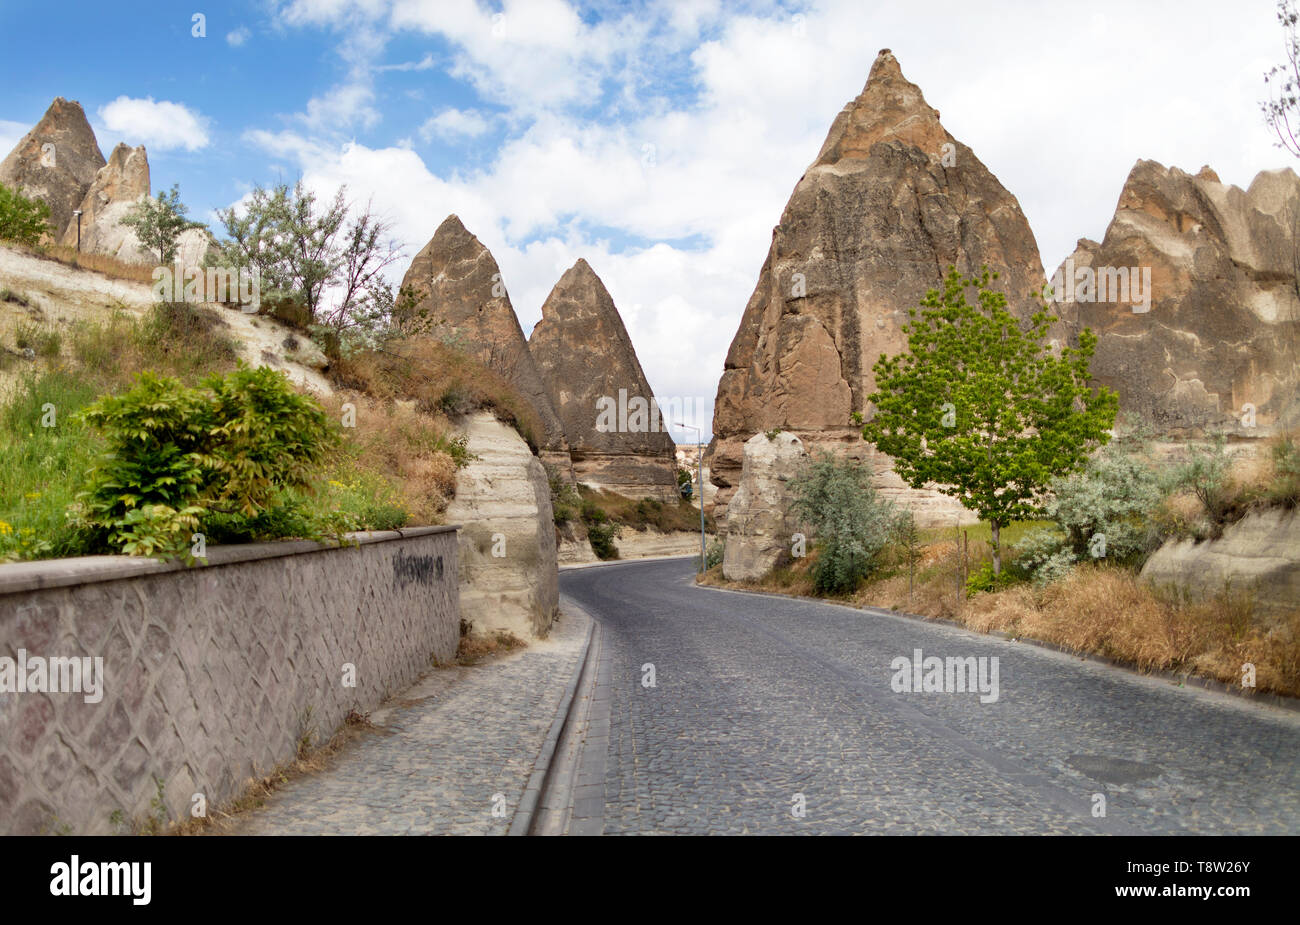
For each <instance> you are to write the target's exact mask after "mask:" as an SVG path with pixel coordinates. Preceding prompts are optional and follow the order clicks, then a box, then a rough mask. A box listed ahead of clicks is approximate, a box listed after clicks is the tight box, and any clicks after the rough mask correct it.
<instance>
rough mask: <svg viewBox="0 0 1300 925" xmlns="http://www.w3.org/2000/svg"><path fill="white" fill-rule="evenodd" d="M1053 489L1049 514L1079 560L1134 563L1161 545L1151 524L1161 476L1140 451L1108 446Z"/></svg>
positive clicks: (1047, 506) (1158, 501)
mask: <svg viewBox="0 0 1300 925" xmlns="http://www.w3.org/2000/svg"><path fill="white" fill-rule="evenodd" d="M1051 489H1052V498H1051V500H1049V501H1048V502H1047V503H1046V504H1045V505H1044V510H1045V511H1046V512H1047V516H1048V517H1050V518H1051V519H1052V520H1054V521H1056V523H1057V524H1058V525H1059V526H1060V527H1061V529H1062V530H1063V531H1064V532H1065V540H1066V544H1067V545H1068V547H1069V548H1070V549H1071V550H1072V551H1073V552H1074V554H1075V556H1076V557H1078V558H1079V559H1083V558H1085V557H1087V558H1093V559H1101V558H1105V559H1109V560H1111V561H1113V562H1117V563H1120V564H1131V563H1134V562H1136V561H1138V560H1140V559H1142V558H1144V557H1145V556H1146V554H1147V553H1149V552H1150V551H1151V550H1152V549H1153V548H1154V546H1155V545H1156V544H1157V543H1158V540H1159V538H1158V537H1157V536H1156V534H1155V532H1154V531H1153V530H1151V529H1150V526H1149V523H1150V518H1151V516H1152V513H1153V512H1154V511H1155V510H1156V508H1157V507H1158V506H1159V505H1160V501H1161V497H1162V491H1161V486H1160V478H1159V475H1158V474H1157V473H1156V471H1155V470H1154V469H1152V468H1151V467H1150V466H1148V465H1147V464H1146V463H1145V462H1143V461H1142V460H1141V459H1140V458H1139V457H1138V456H1137V455H1135V454H1134V453H1130V452H1125V451H1124V450H1122V449H1120V448H1118V447H1115V448H1111V447H1108V448H1107V449H1105V450H1103V451H1102V452H1101V453H1098V454H1097V455H1096V456H1094V457H1093V458H1092V459H1091V460H1089V461H1088V465H1087V467H1086V468H1085V469H1084V471H1083V472H1080V473H1075V474H1073V475H1069V476H1066V477H1065V478H1062V479H1055V480H1053V482H1052V483H1051Z"/></svg>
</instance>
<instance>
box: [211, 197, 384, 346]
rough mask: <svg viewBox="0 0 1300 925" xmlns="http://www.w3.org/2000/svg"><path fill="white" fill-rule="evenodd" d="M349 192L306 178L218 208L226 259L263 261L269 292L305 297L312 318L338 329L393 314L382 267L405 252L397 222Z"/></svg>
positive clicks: (241, 263)
mask: <svg viewBox="0 0 1300 925" xmlns="http://www.w3.org/2000/svg"><path fill="white" fill-rule="evenodd" d="M346 192H347V188H346V187H340V188H339V189H338V190H337V191H336V192H335V194H334V196H333V198H332V199H329V200H328V201H325V200H321V199H318V198H317V196H316V194H315V193H314V192H312V191H311V190H309V189H308V188H307V187H306V186H305V185H304V184H303V182H302V181H301V180H299V181H298V182H297V183H296V184H294V186H292V187H290V186H289V185H288V184H287V183H278V184H276V185H275V186H273V187H272V188H271V189H265V188H263V187H261V186H258V187H256V188H255V189H254V190H253V191H252V193H250V194H249V196H248V198H247V199H246V200H245V202H244V203H243V205H242V207H234V206H232V207H231V208H229V209H223V210H219V211H218V212H217V217H218V218H219V219H220V220H221V223H222V225H223V226H224V227H225V232H226V235H227V237H228V239H227V240H226V241H224V242H222V252H223V254H224V259H225V260H226V261H227V263H229V264H230V265H232V266H234V267H236V268H247V269H256V270H257V271H258V273H260V278H261V280H262V286H263V292H264V293H267V294H269V297H270V298H275V297H287V298H291V299H294V300H296V301H298V302H300V303H301V304H302V305H304V306H305V307H306V309H307V311H308V313H309V315H310V317H311V319H312V321H313V322H315V323H318V324H321V325H324V326H327V327H329V328H331V329H333V330H334V332H335V333H339V332H342V331H344V330H345V329H350V328H354V327H360V328H363V329H365V330H366V331H370V330H372V329H375V328H377V327H380V326H382V325H383V324H385V323H386V322H387V320H388V319H389V317H390V316H391V314H392V311H393V307H394V300H395V295H394V293H393V291H392V287H390V286H389V285H388V284H387V283H385V282H384V279H383V273H384V271H385V270H386V269H387V268H388V267H390V266H391V265H392V264H393V263H395V262H396V261H397V260H398V259H399V258H400V257H401V254H402V249H401V247H400V246H399V245H398V244H397V243H396V242H395V241H394V240H393V239H392V237H391V236H390V232H391V230H392V223H391V222H389V221H388V220H386V219H384V218H381V217H380V216H378V215H377V214H376V213H375V212H374V210H373V208H372V206H371V205H370V204H367V205H366V206H365V208H363V209H360V210H354V209H353V208H352V206H351V205H349V204H348V202H347V201H346V199H345V195H346Z"/></svg>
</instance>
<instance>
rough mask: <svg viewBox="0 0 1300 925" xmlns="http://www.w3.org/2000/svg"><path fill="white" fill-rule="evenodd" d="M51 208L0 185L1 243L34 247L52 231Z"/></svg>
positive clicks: (38, 200)
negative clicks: (7, 242) (10, 242)
mask: <svg viewBox="0 0 1300 925" xmlns="http://www.w3.org/2000/svg"><path fill="white" fill-rule="evenodd" d="M49 218H50V207H49V206H48V205H46V204H45V203H44V202H42V201H41V200H40V199H28V198H27V197H26V196H24V195H23V194H22V193H20V192H18V191H17V190H12V189H10V188H9V187H7V186H5V185H4V184H3V183H0V241H13V242H15V243H18V244H26V245H29V246H34V245H36V244H37V243H39V242H40V240H41V236H42V235H44V234H45V233H46V232H48V231H50V222H49Z"/></svg>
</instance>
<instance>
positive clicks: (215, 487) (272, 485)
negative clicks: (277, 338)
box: [75, 365, 335, 556]
mask: <svg viewBox="0 0 1300 925" xmlns="http://www.w3.org/2000/svg"><path fill="white" fill-rule="evenodd" d="M81 417H82V419H83V420H84V421H85V422H86V423H88V424H90V425H91V426H93V427H95V428H97V429H98V430H100V431H101V432H102V433H103V435H104V438H105V443H106V452H105V453H104V454H103V456H102V457H101V459H100V461H99V463H98V465H97V466H95V467H94V468H93V469H92V470H91V472H90V475H89V479H88V485H87V487H86V489H85V490H84V491H83V492H81V493H80V494H79V495H78V500H79V502H80V504H79V507H78V509H77V510H76V512H75V513H76V516H77V517H78V519H79V523H80V524H81V525H83V526H84V528H85V529H86V530H87V531H88V533H89V534H90V536H91V545H92V546H100V547H104V548H107V549H111V550H114V551H121V552H124V553H126V554H128V555H149V556H158V555H178V554H181V553H182V551H183V550H185V549H186V547H187V546H188V545H189V543H190V534H191V533H198V532H204V530H203V529H201V521H205V520H206V519H208V518H209V517H210V516H211V515H213V514H216V515H225V517H224V519H223V518H222V517H218V520H217V522H216V526H217V527H218V529H224V530H226V531H227V532H238V530H239V529H241V527H240V525H239V524H238V523H236V522H234V521H232V516H235V515H238V516H242V517H243V518H246V519H247V520H248V521H255V519H256V518H257V517H258V516H259V515H265V516H266V517H268V518H271V519H272V520H274V519H275V518H276V517H277V516H279V517H280V518H281V519H283V518H285V517H290V516H291V515H290V514H281V515H276V514H267V513H266V512H268V511H274V510H275V509H276V507H277V505H284V504H285V497H286V495H285V492H287V491H290V490H293V489H300V488H306V487H307V486H308V484H309V482H310V479H311V477H312V475H313V473H314V471H315V468H316V466H317V465H318V464H319V463H320V461H321V458H322V455H323V453H324V451H325V449H326V448H327V447H328V446H329V445H330V444H331V443H332V442H333V441H334V439H335V435H334V433H333V431H332V430H331V429H330V425H329V423H328V420H327V418H326V417H325V415H324V412H322V411H321V410H320V408H319V407H318V406H316V404H315V403H314V402H313V401H312V400H311V399H309V398H305V397H304V396H301V395H299V394H297V393H296V392H294V391H293V389H292V387H291V386H290V384H289V381H288V379H287V377H285V376H284V374H283V373H279V372H276V371H274V370H270V369H267V368H265V367H263V368H259V369H250V368H248V367H246V366H243V365H241V366H240V367H239V368H238V369H236V370H235V371H234V372H232V373H230V374H229V375H227V376H212V377H209V378H208V379H206V380H204V382H203V384H202V387H201V388H198V389H191V388H187V387H185V386H184V385H182V384H181V382H180V381H179V380H177V379H172V378H168V377H161V376H158V375H156V374H154V373H150V372H144V373H141V374H140V375H139V376H138V377H137V380H136V384H135V386H134V387H133V388H132V389H131V390H130V391H128V392H126V393H125V394H123V395H119V396H108V397H105V398H102V399H100V400H99V401H97V402H95V403H94V404H93V405H91V406H89V407H88V408H86V409H85V410H84V411H82V413H81ZM243 528H244V529H250V528H248V526H247V523H245V524H244V526H243ZM205 535H206V533H205Z"/></svg>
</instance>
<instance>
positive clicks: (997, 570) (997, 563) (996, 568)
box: [989, 520, 1002, 575]
mask: <svg viewBox="0 0 1300 925" xmlns="http://www.w3.org/2000/svg"><path fill="white" fill-rule="evenodd" d="M989 526H990V527H992V528H993V574H994V575H1000V574H1002V546H1001V540H1000V537H1001V535H1002V524H1000V523H998V521H996V520H993V521H990V522H989Z"/></svg>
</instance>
